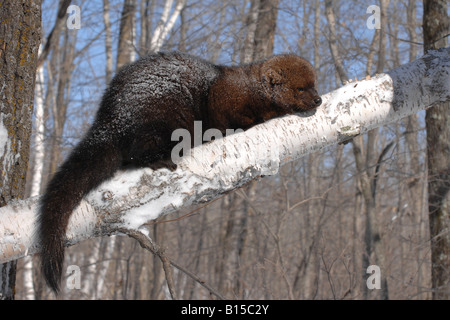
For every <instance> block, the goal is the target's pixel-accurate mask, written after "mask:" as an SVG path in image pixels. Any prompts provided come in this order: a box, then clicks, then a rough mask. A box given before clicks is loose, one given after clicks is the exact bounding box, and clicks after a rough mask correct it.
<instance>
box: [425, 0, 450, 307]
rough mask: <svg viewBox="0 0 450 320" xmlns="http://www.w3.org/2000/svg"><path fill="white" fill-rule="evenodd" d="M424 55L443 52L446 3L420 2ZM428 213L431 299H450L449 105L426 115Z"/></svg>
mask: <svg viewBox="0 0 450 320" xmlns="http://www.w3.org/2000/svg"><path fill="white" fill-rule="evenodd" d="M423 7H424V14H423V38H424V47H425V51H428V50H432V49H439V48H444V47H446V46H447V37H448V34H449V33H450V19H449V17H448V15H447V1H446V0H424V1H423ZM425 121H426V128H427V149H428V150H427V152H428V210H429V219H430V237H431V283H432V287H433V299H443V300H448V299H450V233H449V232H448V231H449V230H450V193H449V188H450V104H449V103H448V102H445V103H442V104H440V105H438V106H435V107H433V108H430V109H429V110H427V112H426V117H425Z"/></svg>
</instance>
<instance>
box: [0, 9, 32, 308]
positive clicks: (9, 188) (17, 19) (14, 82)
mask: <svg viewBox="0 0 450 320" xmlns="http://www.w3.org/2000/svg"><path fill="white" fill-rule="evenodd" d="M0 21H1V24H0V88H1V94H0V105H1V110H0V112H1V113H0V170H1V173H2V174H1V178H0V207H2V206H5V205H6V204H8V203H9V202H10V201H11V200H13V199H20V198H22V197H23V196H24V192H25V179H26V174H27V169H28V160H29V152H30V150H29V149H30V137H31V128H32V125H31V117H32V113H33V100H34V84H35V73H36V62H37V58H38V48H39V42H40V38H41V33H40V32H41V4H40V1H37V2H33V1H27V0H22V1H7V2H6V3H4V4H2V5H1V6H0ZM15 278H16V261H10V262H8V263H5V264H2V265H0V299H1V300H9V299H14V290H15Z"/></svg>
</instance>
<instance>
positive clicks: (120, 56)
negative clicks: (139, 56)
mask: <svg viewBox="0 0 450 320" xmlns="http://www.w3.org/2000/svg"><path fill="white" fill-rule="evenodd" d="M135 12H136V0H125V1H124V3H123V10H122V16H121V18H120V33H119V47H118V48H117V70H119V69H120V68H121V67H122V66H124V65H126V64H128V63H130V62H132V61H134V60H135V55H136V53H135V43H136V42H135V37H136V35H135V32H134V30H135V18H134V14H135Z"/></svg>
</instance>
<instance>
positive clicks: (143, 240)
mask: <svg viewBox="0 0 450 320" xmlns="http://www.w3.org/2000/svg"><path fill="white" fill-rule="evenodd" d="M118 231H119V232H121V233H124V234H126V235H128V236H129V237H131V238H133V239H135V240H137V241H138V242H139V244H140V245H141V247H142V248H144V249H147V250H149V251H150V252H151V253H153V254H154V255H156V256H158V257H159V258H160V259H161V262H162V264H163V269H164V272H165V274H166V281H167V286H168V287H169V292H170V295H171V296H172V299H174V300H176V293H175V285H174V281H173V274H172V269H171V268H170V266H171V265H172V266H173V267H174V268H177V269H178V270H180V271H181V272H183V273H185V274H186V275H187V276H189V277H190V278H192V279H193V280H194V281H196V282H198V283H199V284H200V285H201V286H202V287H204V288H206V289H207V290H209V292H210V293H211V294H213V295H215V296H216V297H217V298H219V299H221V300H225V297H224V296H223V295H221V294H220V293H219V292H218V291H217V290H215V289H214V288H212V287H211V286H209V285H208V284H207V283H206V282H205V281H203V280H202V279H200V278H199V277H198V276H197V275H195V274H193V273H192V272H190V271H189V270H187V269H185V268H184V267H181V266H180V265H178V264H177V263H175V262H173V261H172V260H170V259H169V257H167V255H166V254H165V253H164V250H163V249H162V248H161V247H160V246H159V245H157V244H156V243H154V242H153V241H152V240H151V239H150V238H149V237H148V236H147V235H145V234H144V233H142V232H140V231H137V230H130V229H125V228H119V230H118Z"/></svg>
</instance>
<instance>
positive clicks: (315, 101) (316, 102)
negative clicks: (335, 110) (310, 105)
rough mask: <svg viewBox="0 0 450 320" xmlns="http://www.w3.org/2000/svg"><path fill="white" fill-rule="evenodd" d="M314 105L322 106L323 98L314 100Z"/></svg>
mask: <svg viewBox="0 0 450 320" xmlns="http://www.w3.org/2000/svg"><path fill="white" fill-rule="evenodd" d="M314 103H315V104H316V106H317V107H318V106H320V105H321V104H322V98H321V97H318V98H316V99H314Z"/></svg>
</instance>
